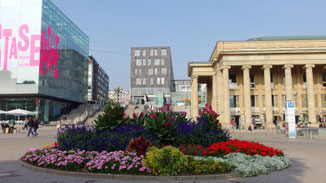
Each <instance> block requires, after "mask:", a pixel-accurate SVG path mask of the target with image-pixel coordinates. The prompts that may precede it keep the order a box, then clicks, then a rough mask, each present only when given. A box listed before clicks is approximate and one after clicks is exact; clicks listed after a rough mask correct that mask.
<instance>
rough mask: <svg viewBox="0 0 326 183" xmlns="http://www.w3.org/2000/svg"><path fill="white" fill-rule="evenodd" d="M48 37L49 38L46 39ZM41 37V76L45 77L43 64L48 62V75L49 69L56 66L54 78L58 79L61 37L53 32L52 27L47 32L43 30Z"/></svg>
mask: <svg viewBox="0 0 326 183" xmlns="http://www.w3.org/2000/svg"><path fill="white" fill-rule="evenodd" d="M46 35H47V38H45V36H46ZM41 37H42V40H41V60H40V74H41V75H43V62H46V63H47V65H46V73H48V72H49V69H51V68H52V65H54V77H55V78H58V69H57V61H58V58H59V55H58V44H59V36H58V35H56V34H54V33H53V32H51V27H48V30H47V32H45V31H44V30H42V34H41ZM51 41H52V42H53V43H54V47H53V46H52V44H51Z"/></svg>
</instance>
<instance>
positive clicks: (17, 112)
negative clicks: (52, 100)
mask: <svg viewBox="0 0 326 183" xmlns="http://www.w3.org/2000/svg"><path fill="white" fill-rule="evenodd" d="M5 113H6V114H10V115H14V116H25V115H36V112H32V111H27V110H24V109H14V110H10V111H7V112H5Z"/></svg>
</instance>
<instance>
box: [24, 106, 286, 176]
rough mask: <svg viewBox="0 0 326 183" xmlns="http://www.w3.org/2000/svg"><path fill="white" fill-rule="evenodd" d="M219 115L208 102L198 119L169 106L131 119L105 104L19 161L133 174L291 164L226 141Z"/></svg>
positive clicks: (255, 146) (275, 153)
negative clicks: (90, 121)
mask: <svg viewBox="0 0 326 183" xmlns="http://www.w3.org/2000/svg"><path fill="white" fill-rule="evenodd" d="M217 117H218V114H217V113H215V112H214V111H212V107H211V106H209V105H206V107H205V108H204V109H203V111H202V112H201V113H200V116H199V117H198V118H197V121H196V122H195V121H187V120H186V119H185V115H184V114H181V115H180V114H178V115H176V114H174V113H172V111H171V110H170V109H169V105H167V106H166V107H165V108H161V109H159V110H157V111H148V112H147V113H145V114H144V113H140V114H139V115H136V114H133V116H132V117H128V116H126V115H125V113H124V108H123V107H121V106H119V105H116V106H110V105H108V106H107V108H106V110H105V114H104V115H100V116H99V118H98V120H97V121H95V123H96V124H95V126H94V127H86V126H82V127H79V126H74V125H72V126H66V127H65V128H63V129H61V130H59V131H58V135H57V141H58V142H57V143H55V144H54V145H52V146H45V147H44V148H42V149H30V150H29V151H27V152H26V154H25V155H24V156H23V157H22V161H25V162H27V163H29V164H32V165H35V166H40V167H45V168H52V169H59V170H64V171H79V172H92V173H106V174H107V173H110V174H132V175H207V174H222V173H229V172H235V173H240V174H241V175H242V176H255V175H258V174H259V173H267V172H268V168H275V169H277V170H281V169H284V168H287V167H288V166H290V162H289V160H288V159H286V158H285V157H284V154H283V152H282V151H279V150H277V149H274V148H272V147H267V146H265V145H263V144H260V143H256V142H247V141H240V140H236V139H235V140H229V139H230V138H231V137H230V135H229V132H228V131H227V130H223V129H222V127H221V124H220V123H219V121H218V119H217ZM185 144H189V145H185ZM194 144H198V145H194ZM153 146H154V147H153ZM177 147H178V148H177Z"/></svg>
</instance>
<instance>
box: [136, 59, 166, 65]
mask: <svg viewBox="0 0 326 183" xmlns="http://www.w3.org/2000/svg"><path fill="white" fill-rule="evenodd" d="M136 65H137V66H141V65H152V59H147V62H146V59H136ZM154 65H165V60H164V58H162V59H158V58H156V59H154Z"/></svg>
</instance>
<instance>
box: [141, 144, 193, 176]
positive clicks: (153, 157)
mask: <svg viewBox="0 0 326 183" xmlns="http://www.w3.org/2000/svg"><path fill="white" fill-rule="evenodd" d="M143 165H144V166H146V167H148V168H149V169H150V171H151V173H153V174H154V175H177V174H178V172H180V170H182V169H184V168H186V167H187V166H188V158H187V157H186V156H185V155H184V154H183V153H182V152H180V151H179V149H178V148H175V147H172V146H166V147H163V148H162V149H158V148H156V147H151V148H149V152H148V154H147V157H146V159H144V161H143Z"/></svg>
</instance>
